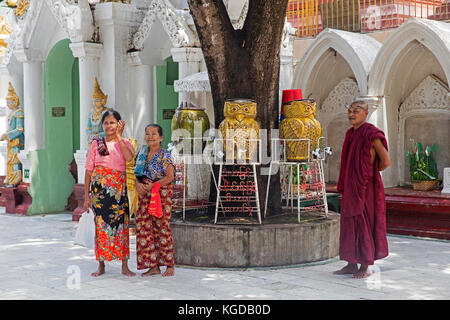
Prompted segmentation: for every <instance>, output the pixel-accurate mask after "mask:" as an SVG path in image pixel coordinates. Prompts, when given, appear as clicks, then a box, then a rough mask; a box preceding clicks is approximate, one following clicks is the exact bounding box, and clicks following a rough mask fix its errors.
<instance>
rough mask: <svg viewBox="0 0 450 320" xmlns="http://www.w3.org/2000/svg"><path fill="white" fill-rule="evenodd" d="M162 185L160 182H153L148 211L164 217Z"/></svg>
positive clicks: (158, 216) (153, 214)
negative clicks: (160, 193)
mask: <svg viewBox="0 0 450 320" xmlns="http://www.w3.org/2000/svg"><path fill="white" fill-rule="evenodd" d="M160 187H161V186H160V184H159V183H154V184H153V188H152V195H151V199H150V204H149V206H148V213H149V214H151V215H152V216H155V217H157V218H161V217H162V206H161V196H160V195H159V188H160Z"/></svg>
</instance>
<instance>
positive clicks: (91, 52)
mask: <svg viewBox="0 0 450 320" xmlns="http://www.w3.org/2000/svg"><path fill="white" fill-rule="evenodd" d="M69 47H70V49H71V50H72V53H73V56H74V57H76V58H78V66H79V75H80V149H79V150H77V152H75V154H74V158H75V162H76V163H77V168H78V183H80V184H84V171H85V169H84V165H85V163H86V156H87V151H88V149H89V147H88V141H87V134H86V128H87V122H88V117H89V111H90V109H91V107H92V92H93V90H94V78H95V77H98V64H99V58H100V57H101V55H102V54H103V45H102V44H101V43H92V42H77V43H71V44H70V45H69Z"/></svg>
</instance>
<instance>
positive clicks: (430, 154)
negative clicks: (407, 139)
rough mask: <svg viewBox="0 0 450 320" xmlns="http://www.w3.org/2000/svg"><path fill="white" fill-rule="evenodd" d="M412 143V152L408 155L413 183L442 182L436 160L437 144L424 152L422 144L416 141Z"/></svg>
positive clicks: (407, 160) (407, 159)
mask: <svg viewBox="0 0 450 320" xmlns="http://www.w3.org/2000/svg"><path fill="white" fill-rule="evenodd" d="M412 142H413V148H412V150H411V151H408V152H407V153H406V162H407V164H408V166H409V175H410V178H411V181H430V180H440V179H438V171H437V165H436V160H435V155H436V152H437V150H438V146H437V144H433V145H432V146H431V148H430V147H429V146H427V147H426V148H425V150H424V149H423V146H422V143H420V142H414V140H412Z"/></svg>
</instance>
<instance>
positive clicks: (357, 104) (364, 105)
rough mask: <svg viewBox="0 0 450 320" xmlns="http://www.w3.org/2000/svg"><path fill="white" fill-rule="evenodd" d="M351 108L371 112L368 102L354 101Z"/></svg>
mask: <svg viewBox="0 0 450 320" xmlns="http://www.w3.org/2000/svg"><path fill="white" fill-rule="evenodd" d="M348 107H349V108H362V109H364V110H369V105H368V104H367V102H366V101H363V100H356V101H353V102H352V103H351V104H350V105H349V106H348Z"/></svg>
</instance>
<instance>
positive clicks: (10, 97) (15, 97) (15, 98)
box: [5, 81, 20, 107]
mask: <svg viewBox="0 0 450 320" xmlns="http://www.w3.org/2000/svg"><path fill="white" fill-rule="evenodd" d="M5 100H6V101H8V100H12V101H14V102H15V103H16V105H15V107H17V106H18V105H19V102H20V100H19V96H18V95H17V93H16V90H14V87H13V86H12V84H11V81H10V82H9V87H8V95H7V96H6V99H5Z"/></svg>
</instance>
